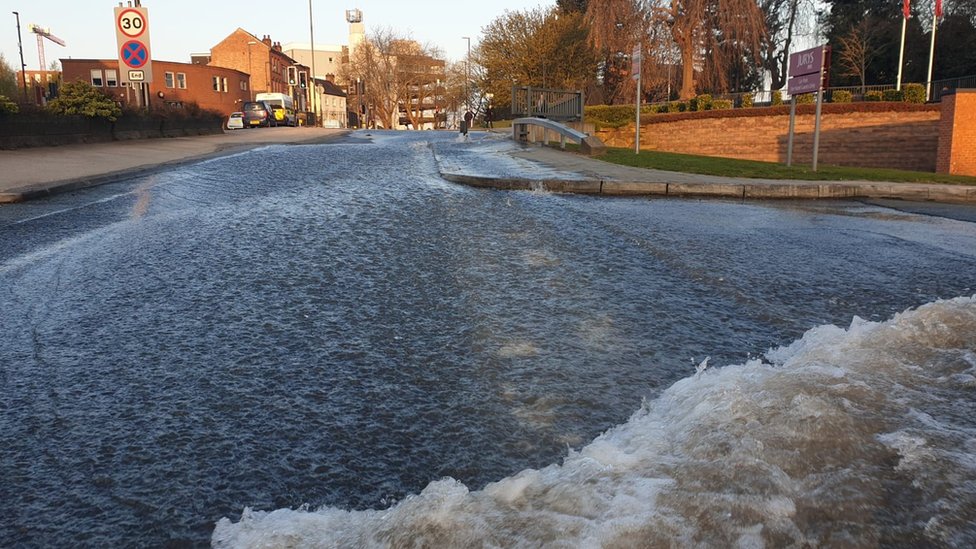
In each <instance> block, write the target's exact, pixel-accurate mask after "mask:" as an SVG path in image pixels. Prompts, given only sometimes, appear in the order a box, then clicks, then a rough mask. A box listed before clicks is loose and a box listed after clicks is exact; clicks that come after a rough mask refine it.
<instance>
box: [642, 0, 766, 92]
mask: <svg viewBox="0 0 976 549" xmlns="http://www.w3.org/2000/svg"><path fill="white" fill-rule="evenodd" d="M652 1H654V2H656V3H655V4H654V5H652V6H650V10H651V13H653V15H654V17H655V18H656V19H658V20H659V21H660V22H661V23H662V24H665V25H667V26H668V27H669V28H670V29H671V36H672V37H673V39H674V42H675V45H676V46H677V48H678V50H679V51H680V52H681V92H680V97H681V99H690V98H692V97H694V96H695V90H696V85H695V84H696V77H695V69H696V67H700V68H704V67H705V66H706V61H707V64H708V65H709V66H710V67H711V68H712V70H713V72H714V73H715V76H714V80H713V82H712V84H713V85H716V86H718V87H724V86H725V85H726V82H725V80H726V77H725V76H724V70H723V69H724V68H725V67H727V66H728V65H729V63H731V62H734V59H733V57H734V56H740V55H746V54H748V52H758V51H759V45H760V40H761V38H762V37H763V35H764V34H765V32H766V31H765V21H764V18H763V14H762V11H760V9H759V5H758V4H757V3H756V1H755V0H721V1H720V0H673V1H671V2H670V3H665V1H664V0H652ZM706 56H707V57H708V59H707V60H706Z"/></svg>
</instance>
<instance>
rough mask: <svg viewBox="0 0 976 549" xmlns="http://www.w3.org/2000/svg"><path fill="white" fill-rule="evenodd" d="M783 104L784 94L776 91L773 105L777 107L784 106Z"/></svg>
mask: <svg viewBox="0 0 976 549" xmlns="http://www.w3.org/2000/svg"><path fill="white" fill-rule="evenodd" d="M782 104H783V92H781V91H779V90H776V91H774V92H773V101H772V105H773V106H774V107H775V106H776V105H782Z"/></svg>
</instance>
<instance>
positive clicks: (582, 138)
mask: <svg viewBox="0 0 976 549" xmlns="http://www.w3.org/2000/svg"><path fill="white" fill-rule="evenodd" d="M532 126H535V127H538V128H542V142H541V144H542V145H545V144H546V143H548V142H549V132H554V133H555V134H556V135H558V136H559V148H561V149H565V148H566V140H567V139H569V140H571V141H574V142H576V143H578V144H579V146H580V151H581V152H583V154H587V155H590V156H597V155H600V154H603V153H604V152H606V150H607V147H606V145H604V144H603V141H600V138H599V137H594V136H592V135H587V134H585V133H583V132H581V131H579V130H577V129H574V128H571V127H569V126H567V125H565V124H561V123H559V122H556V121H555V120H549V119H548V118H538V117H526V118H516V119H515V120H513V121H512V139H514V140H515V141H518V142H522V143H531V142H535V132H533V131H532Z"/></svg>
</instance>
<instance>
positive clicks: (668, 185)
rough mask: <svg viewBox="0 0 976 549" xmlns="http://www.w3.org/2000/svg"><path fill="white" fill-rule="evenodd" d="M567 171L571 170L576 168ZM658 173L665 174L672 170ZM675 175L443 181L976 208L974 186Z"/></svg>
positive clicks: (624, 193)
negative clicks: (645, 178)
mask: <svg viewBox="0 0 976 549" xmlns="http://www.w3.org/2000/svg"><path fill="white" fill-rule="evenodd" d="M557 154H564V155H573V153H565V152H559V153H557ZM574 156H576V158H573V156H568V158H567V159H572V160H578V159H579V157H578V155H574ZM523 157H524V156H523ZM550 160H551V159H550ZM532 161H534V162H539V163H540V164H543V165H546V166H549V167H551V168H554V169H567V166H560V165H558V164H556V163H555V162H552V161H550V162H544V161H541V160H539V159H537V158H534V159H532ZM607 166H610V167H611V168H608V169H613V168H616V165H610V164H607ZM569 169H572V167H570V168H569ZM599 169H600V166H593V165H588V166H587V169H586V170H585V171H586V172H587V173H593V172H597V171H599ZM649 172H650V170H649ZM657 173H658V174H662V173H663V174H667V173H668V172H657ZM601 175H602V174H601ZM674 175H675V176H676V177H677V178H680V179H686V180H688V179H693V180H694V181H676V180H668V179H669V178H668V176H667V175H663V176H660V177H661V179H662V180H659V181H650V180H648V181H638V180H618V179H614V178H611V177H605V178H604V177H599V178H590V179H584V180H552V179H527V178H513V177H486V176H475V175H468V174H457V173H450V172H445V171H443V170H442V171H441V177H443V178H444V179H446V180H448V181H451V182H454V183H460V184H465V185H470V186H474V187H480V188H495V189H500V190H545V191H550V192H563V193H575V194H592V195H601V196H617V197H628V196H630V197H638V196H661V197H669V196H672V197H699V198H733V199H742V200H747V199H757V200H758V199H763V200H768V199H785V200H788V199H861V198H871V199H898V200H906V201H928V202H943V203H957V204H976V187H971V186H965V185H946V184H938V183H888V182H870V181H832V182H822V181H795V180H785V181H775V180H749V179H743V178H728V177H713V176H707V175H695V174H684V173H682V174H674Z"/></svg>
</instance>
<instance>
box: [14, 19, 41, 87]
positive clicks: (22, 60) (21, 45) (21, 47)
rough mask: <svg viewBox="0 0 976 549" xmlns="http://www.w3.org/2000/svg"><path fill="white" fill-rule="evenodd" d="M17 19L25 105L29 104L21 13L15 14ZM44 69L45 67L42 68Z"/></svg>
mask: <svg viewBox="0 0 976 549" xmlns="http://www.w3.org/2000/svg"><path fill="white" fill-rule="evenodd" d="M13 14H14V16H16V17H17V47H18V48H19V49H20V79H21V84H22V85H23V87H24V104H25V105H26V104H27V63H24V43H23V42H21V41H20V13H19V12H16V11H15V12H13ZM42 68H43V67H42Z"/></svg>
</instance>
